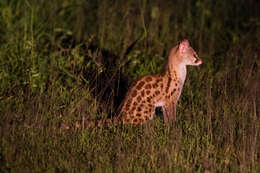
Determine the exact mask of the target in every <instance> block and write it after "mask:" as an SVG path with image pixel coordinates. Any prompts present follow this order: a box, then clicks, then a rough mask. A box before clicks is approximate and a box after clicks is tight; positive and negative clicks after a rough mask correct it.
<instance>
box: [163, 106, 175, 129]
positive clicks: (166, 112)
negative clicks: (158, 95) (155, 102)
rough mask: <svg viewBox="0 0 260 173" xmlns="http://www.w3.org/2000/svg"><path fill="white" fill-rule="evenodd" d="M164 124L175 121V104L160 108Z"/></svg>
mask: <svg viewBox="0 0 260 173" xmlns="http://www.w3.org/2000/svg"><path fill="white" fill-rule="evenodd" d="M162 110H163V119H164V123H165V124H168V123H169V122H175V121H176V104H174V103H172V104H169V105H165V106H163V107H162Z"/></svg>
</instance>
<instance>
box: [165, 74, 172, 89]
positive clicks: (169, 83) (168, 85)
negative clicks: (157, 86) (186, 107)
mask: <svg viewBox="0 0 260 173" xmlns="http://www.w3.org/2000/svg"><path fill="white" fill-rule="evenodd" d="M171 81H172V78H170V77H169V78H168V82H167V87H166V90H165V92H166V93H168V91H169V88H170V85H171Z"/></svg>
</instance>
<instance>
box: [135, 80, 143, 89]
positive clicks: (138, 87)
mask: <svg viewBox="0 0 260 173" xmlns="http://www.w3.org/2000/svg"><path fill="white" fill-rule="evenodd" d="M143 86H144V81H141V82H140V83H139V84H138V85H137V86H136V89H138V90H140V89H141V88H142V87H143Z"/></svg>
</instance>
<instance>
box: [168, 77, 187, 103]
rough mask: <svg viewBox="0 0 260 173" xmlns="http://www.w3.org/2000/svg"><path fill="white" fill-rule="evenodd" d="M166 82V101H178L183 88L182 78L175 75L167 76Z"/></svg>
mask: <svg viewBox="0 0 260 173" xmlns="http://www.w3.org/2000/svg"><path fill="white" fill-rule="evenodd" d="M164 83H165V84H166V85H165V87H164V99H165V100H166V101H171V102H172V101H173V102H177V101H178V99H179V97H180V94H181V91H182V88H183V82H182V80H181V79H179V78H177V77H175V76H174V77H167V78H165V80H164Z"/></svg>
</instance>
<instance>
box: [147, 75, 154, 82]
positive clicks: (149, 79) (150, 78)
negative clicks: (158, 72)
mask: <svg viewBox="0 0 260 173" xmlns="http://www.w3.org/2000/svg"><path fill="white" fill-rule="evenodd" d="M145 80H146V81H147V82H150V81H152V80H153V79H152V77H151V76H148V77H147V78H146V79H145Z"/></svg>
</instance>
